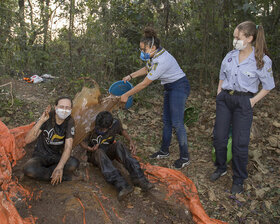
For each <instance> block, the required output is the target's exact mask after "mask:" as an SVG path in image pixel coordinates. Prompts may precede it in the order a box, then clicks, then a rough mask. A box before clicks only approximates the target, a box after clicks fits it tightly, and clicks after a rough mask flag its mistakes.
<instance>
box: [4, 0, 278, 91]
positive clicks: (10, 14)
mask: <svg viewBox="0 0 280 224" xmlns="http://www.w3.org/2000/svg"><path fill="white" fill-rule="evenodd" d="M245 20H251V21H254V22H255V23H256V24H259V25H263V27H264V29H265V34H266V41H267V45H268V48H269V52H270V57H271V58H272V60H273V62H274V71H277V70H279V69H280V68H278V67H279V63H280V48H279V46H280V26H279V22H280V1H277V0H211V1H206V0H172V1H171V0H134V1H132V0H130V1H128V0H101V1H96V0H2V1H1V2H0V74H1V75H7V76H14V75H32V74H38V75H41V74H44V73H48V74H52V75H55V76H59V77H65V78H66V79H69V80H72V81H73V80H76V79H77V78H79V77H81V76H89V77H91V78H93V79H95V80H96V81H97V82H105V83H106V82H107V81H108V82H110V83H112V81H114V80H118V79H121V78H122V77H123V76H125V75H127V74H130V73H131V72H133V71H135V70H137V69H139V68H140V67H141V66H143V65H144V64H143V62H142V61H141V60H140V59H139V55H140V52H139V50H138V48H139V40H140V38H141V36H142V34H143V29H144V27H146V26H152V27H154V28H155V29H156V30H157V32H158V35H159V38H160V39H161V42H162V46H163V47H164V48H166V49H167V50H168V51H169V52H170V53H171V54H172V55H174V57H175V58H176V59H177V61H178V62H179V64H180V66H181V67H182V69H183V70H184V72H185V73H186V74H187V76H188V77H189V79H190V80H191V83H192V86H193V87H198V88H203V87H211V89H212V90H214V91H216V84H217V81H218V74H219V69H220V64H221V61H222V59H223V57H224V56H225V55H226V53H227V52H228V51H230V50H232V33H233V30H234V28H235V27H236V25H238V24H239V23H240V22H242V21H245ZM274 74H276V72H274Z"/></svg>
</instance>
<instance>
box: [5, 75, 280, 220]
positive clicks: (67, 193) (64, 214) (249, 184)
mask: <svg viewBox="0 0 280 224" xmlns="http://www.w3.org/2000/svg"><path fill="white" fill-rule="evenodd" d="M8 82H12V86H13V96H14V103H13V105H12V106H11V96H10V95H9V92H10V88H9V86H6V87H4V88H1V89H0V94H1V95H0V97H1V100H0V119H1V121H3V122H4V123H5V124H6V125H7V126H8V127H9V128H13V127H18V126H22V125H26V124H29V123H31V122H33V121H36V120H37V119H38V118H39V116H40V114H41V113H42V112H43V110H44V108H45V107H46V106H47V105H48V104H49V103H50V102H53V101H54V99H55V98H57V96H61V95H69V94H70V95H72V96H74V94H75V92H77V90H78V89H79V88H78V85H80V84H81V83H77V82H75V83H69V82H68V81H67V80H52V81H47V82H45V83H39V84H30V83H26V82H24V81H22V79H21V77H12V78H11V77H1V78H0V85H1V84H4V83H8ZM101 86H102V85H101ZM105 90H106V89H104V88H103V89H102V92H105ZM211 92H214V91H207V90H200V91H198V90H196V89H195V88H193V89H192V91H191V94H190V97H189V99H188V102H187V105H186V106H187V107H190V108H192V109H194V111H196V112H197V115H198V117H197V119H194V121H193V122H192V123H190V124H189V126H188V127H187V133H188V142H189V152H190V158H191V163H190V165H189V166H188V167H185V168H183V169H182V170H181V172H182V173H184V174H185V175H186V176H187V177H188V178H190V179H191V180H192V181H193V182H194V184H195V185H196V187H197V189H198V192H199V197H200V201H201V203H202V205H203V207H204V209H205V211H206V213H207V214H208V215H209V216H210V217H211V218H215V219H219V220H222V221H225V222H228V223H250V224H253V223H255V224H257V223H261V224H263V223H268V224H274V223H275V224H278V223H280V200H279V199H280V176H279V173H280V165H279V164H280V113H279V110H280V104H279V100H280V97H279V88H278V89H274V90H273V91H272V92H271V93H269V95H268V96H267V97H265V99H263V100H262V101H261V102H259V103H258V104H257V105H256V106H255V108H254V121H253V126H252V129H251V141H250V146H249V163H248V173H249V178H248V179H247V180H246V181H245V185H244V186H245V192H244V193H243V194H241V195H238V196H237V197H233V196H232V195H231V194H230V188H231V184H232V170H231V163H229V165H228V173H227V174H226V175H225V176H224V177H222V178H220V179H219V180H217V181H216V182H215V183H212V182H210V180H209V175H210V174H211V173H212V172H213V171H214V170H215V167H214V165H213V161H212V155H211V151H212V130H213V126H214V120H215V96H214V95H213V94H212V93H211ZM162 95H163V94H162V87H161V86H160V84H159V83H156V84H152V86H150V87H148V89H147V90H144V91H142V93H140V94H138V95H137V96H136V97H134V103H133V106H132V107H131V109H129V110H117V111H115V112H114V114H115V115H116V116H117V117H118V118H119V119H121V121H122V122H123V124H124V127H125V128H127V131H128V133H129V134H130V135H131V136H132V138H133V139H134V140H135V141H136V145H137V156H139V157H140V158H141V159H142V161H143V162H144V163H151V164H153V165H159V166H163V167H169V168H172V164H173V162H174V161H175V160H176V159H177V158H178V154H179V149H178V143H177V141H176V136H175V135H174V134H173V140H172V143H171V147H170V157H169V158H167V159H163V160H151V159H149V155H150V154H152V153H153V152H155V151H157V150H158V149H159V147H160V141H161V131H162V121H161V117H162V103H163V96H162ZM147 96H148V97H147ZM193 116H195V114H193ZM33 148H34V144H30V145H28V146H26V147H25V150H26V151H27V154H26V156H25V157H24V158H23V159H22V160H20V161H18V163H17V165H16V166H15V167H14V169H13V175H14V176H15V177H17V178H19V182H20V184H21V185H23V186H24V187H25V188H27V189H29V190H30V191H32V192H34V194H35V195H37V199H38V200H31V201H29V206H28V207H29V208H26V205H24V204H22V203H16V207H17V209H18V211H19V213H20V215H21V216H23V217H28V216H29V215H33V216H35V217H37V218H38V219H37V222H36V223H52V224H56V223H70V224H71V223H75V224H76V223H83V214H84V218H85V221H86V223H89V224H91V223H107V222H112V223H193V221H192V218H191V215H190V213H189V212H188V211H187V210H186V209H185V208H184V207H182V206H180V205H178V204H176V202H174V201H166V200H164V199H165V198H164V195H165V194H164V189H163V188H162V187H160V186H158V185H156V188H155V189H153V190H152V191H151V192H149V193H143V192H141V190H140V189H139V188H135V190H134V192H133V193H132V195H131V196H129V197H128V198H126V199H125V200H124V201H121V202H119V201H118V200H117V199H116V195H117V193H116V191H115V189H114V188H113V187H112V186H110V185H109V184H107V183H106V182H105V181H104V179H103V177H102V176H101V173H100V171H99V170H98V169H97V168H96V167H93V166H92V165H88V164H86V163H85V162H82V167H86V166H87V167H88V168H89V180H88V181H71V182H63V183H62V184H59V185H58V186H55V187H52V186H51V185H50V183H46V182H39V181H34V180H31V179H29V178H27V177H23V173H22V166H23V164H24V163H25V162H26V161H27V160H28V159H29V158H30V156H31V153H32V151H33ZM73 153H74V155H76V156H77V157H79V158H81V159H83V155H84V152H83V150H82V149H81V148H80V147H79V146H78V147H76V148H74V150H73ZM116 165H117V166H118V167H120V168H121V166H120V165H119V164H116ZM121 170H122V173H124V175H125V176H127V173H126V172H125V171H124V169H122V168H121ZM80 202H81V203H82V204H81V203H80ZM82 206H84V208H85V210H83V207H82Z"/></svg>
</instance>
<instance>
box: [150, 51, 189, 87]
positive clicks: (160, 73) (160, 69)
mask: <svg viewBox="0 0 280 224" xmlns="http://www.w3.org/2000/svg"><path fill="white" fill-rule="evenodd" d="M146 67H147V69H148V74H147V76H146V77H147V78H148V79H150V80H152V81H154V80H156V79H159V80H160V81H161V84H162V85H164V84H167V83H172V82H175V81H177V80H178V79H180V78H183V77H184V76H185V75H186V74H185V73H184V72H183V71H182V69H181V68H180V66H179V64H178V62H177V61H176V59H175V58H174V57H173V56H172V55H171V54H169V53H168V52H167V51H166V50H165V49H164V48H162V49H160V50H159V51H158V52H157V53H156V54H155V55H154V57H153V58H152V59H150V60H148V62H147V64H146Z"/></svg>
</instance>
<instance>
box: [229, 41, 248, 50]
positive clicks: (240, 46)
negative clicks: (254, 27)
mask: <svg viewBox="0 0 280 224" xmlns="http://www.w3.org/2000/svg"><path fill="white" fill-rule="evenodd" d="M232 44H233V47H234V48H235V49H236V50H239V51H241V50H244V49H245V48H246V47H247V44H246V45H244V41H243V40H237V39H233V43H232Z"/></svg>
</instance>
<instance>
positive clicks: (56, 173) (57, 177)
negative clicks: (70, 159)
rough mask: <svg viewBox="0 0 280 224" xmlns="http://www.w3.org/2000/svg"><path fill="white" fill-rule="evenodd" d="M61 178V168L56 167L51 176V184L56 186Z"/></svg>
mask: <svg viewBox="0 0 280 224" xmlns="http://www.w3.org/2000/svg"><path fill="white" fill-rule="evenodd" d="M62 176H63V168H60V167H56V168H55V169H54V171H53V173H52V176H51V184H52V185H56V184H58V183H61V181H62Z"/></svg>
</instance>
